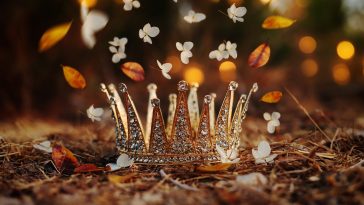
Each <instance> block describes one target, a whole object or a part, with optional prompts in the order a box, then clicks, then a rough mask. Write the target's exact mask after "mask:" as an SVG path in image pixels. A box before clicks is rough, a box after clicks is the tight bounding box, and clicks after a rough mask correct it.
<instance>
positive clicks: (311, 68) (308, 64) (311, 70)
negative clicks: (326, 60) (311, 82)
mask: <svg viewBox="0 0 364 205" xmlns="http://www.w3.org/2000/svg"><path fill="white" fill-rule="evenodd" d="M318 70H319V67H318V64H317V62H316V61H315V60H313V59H310V58H309V59H306V60H304V61H303V62H302V63H301V71H302V73H303V75H304V76H306V77H313V76H315V75H316V74H317V72H318Z"/></svg>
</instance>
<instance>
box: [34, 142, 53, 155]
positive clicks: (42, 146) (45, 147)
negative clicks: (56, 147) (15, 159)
mask: <svg viewBox="0 0 364 205" xmlns="http://www.w3.org/2000/svg"><path fill="white" fill-rule="evenodd" d="M33 147H34V148H35V149H38V150H41V151H43V152H47V153H52V147H51V142H50V141H49V140H46V141H44V142H41V143H39V144H35V145H33Z"/></svg>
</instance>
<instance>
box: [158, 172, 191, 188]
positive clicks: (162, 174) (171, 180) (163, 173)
mask: <svg viewBox="0 0 364 205" xmlns="http://www.w3.org/2000/svg"><path fill="white" fill-rule="evenodd" d="M159 173H160V175H161V176H162V177H163V178H166V179H167V180H168V181H170V182H172V183H173V184H175V185H176V186H178V187H180V188H182V189H185V190H188V191H198V189H197V188H194V187H191V186H188V185H187V184H182V183H180V182H179V181H177V180H174V179H171V178H170V177H169V176H168V175H167V174H166V173H165V172H164V170H163V169H161V170H160V171H159Z"/></svg>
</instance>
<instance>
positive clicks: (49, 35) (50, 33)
mask: <svg viewBox="0 0 364 205" xmlns="http://www.w3.org/2000/svg"><path fill="white" fill-rule="evenodd" d="M71 24H72V22H68V23H63V24H59V25H57V26H54V27H52V28H50V29H48V30H47V31H46V32H44V33H43V35H42V37H41V38H40V41H39V48H38V50H39V52H44V51H46V50H48V49H50V48H51V47H53V46H54V45H55V44H57V43H58V42H59V41H60V40H62V39H63V38H64V36H65V35H66V34H67V32H68V30H69V29H70V27H71Z"/></svg>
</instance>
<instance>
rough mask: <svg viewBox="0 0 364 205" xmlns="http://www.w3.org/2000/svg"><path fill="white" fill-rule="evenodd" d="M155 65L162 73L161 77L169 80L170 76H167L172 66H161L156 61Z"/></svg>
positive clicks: (167, 64)
mask: <svg viewBox="0 0 364 205" xmlns="http://www.w3.org/2000/svg"><path fill="white" fill-rule="evenodd" d="M157 64H158V67H159V68H160V69H161V71H162V75H163V76H164V77H165V78H167V79H169V80H170V79H171V76H170V75H169V73H168V72H169V71H170V70H171V69H172V64H171V63H164V64H163V65H162V64H161V62H159V60H157Z"/></svg>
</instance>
